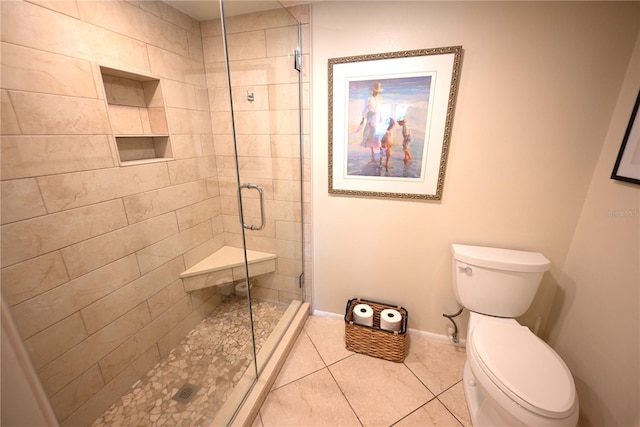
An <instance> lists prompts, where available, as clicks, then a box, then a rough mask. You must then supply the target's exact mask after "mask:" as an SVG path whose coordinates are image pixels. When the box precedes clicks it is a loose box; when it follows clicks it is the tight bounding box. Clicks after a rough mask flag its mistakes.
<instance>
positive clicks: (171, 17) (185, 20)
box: [135, 1, 200, 35]
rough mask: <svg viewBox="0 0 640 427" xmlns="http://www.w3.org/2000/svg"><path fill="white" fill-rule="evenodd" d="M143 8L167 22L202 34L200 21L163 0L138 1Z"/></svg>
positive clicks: (138, 4)
mask: <svg viewBox="0 0 640 427" xmlns="http://www.w3.org/2000/svg"><path fill="white" fill-rule="evenodd" d="M135 4H136V5H137V6H139V7H140V8H141V9H142V10H145V11H147V12H149V13H151V14H153V15H155V16H158V17H160V18H162V19H164V20H166V21H167V22H170V23H172V24H175V25H177V26H179V27H181V28H184V29H185V30H187V31H188V32H191V33H194V34H198V35H199V34H200V22H199V21H197V20H195V19H194V18H192V17H190V16H188V15H186V14H184V13H183V12H181V11H179V10H178V9H176V8H174V7H172V6H170V5H169V4H167V3H165V2H162V1H144V2H136V3H135Z"/></svg>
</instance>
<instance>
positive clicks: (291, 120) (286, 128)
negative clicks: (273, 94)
mask: <svg viewBox="0 0 640 427" xmlns="http://www.w3.org/2000/svg"><path fill="white" fill-rule="evenodd" d="M269 120H270V121H271V130H272V133H273V134H277V135H296V136H298V134H299V133H300V119H299V117H298V112H297V111H296V110H274V111H271V112H270V114H269Z"/></svg>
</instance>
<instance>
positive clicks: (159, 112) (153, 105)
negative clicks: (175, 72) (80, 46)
mask: <svg viewBox="0 0 640 427" xmlns="http://www.w3.org/2000/svg"><path fill="white" fill-rule="evenodd" d="M100 73H101V74H102V82H103V85H104V92H105V96H106V101H107V106H108V109H109V120H110V122H111V130H112V132H113V136H114V138H115V141H116V148H117V151H118V157H119V160H120V164H121V165H123V166H125V165H133V164H140V163H148V162H157V161H166V160H172V157H173V153H172V151H171V141H170V138H169V129H168V126H167V115H166V112H165V105H164V97H163V94H162V85H161V84H160V80H159V79H157V78H154V77H149V76H144V75H141V74H134V73H129V72H126V71H121V70H116V69H113V68H107V67H102V66H101V67H100Z"/></svg>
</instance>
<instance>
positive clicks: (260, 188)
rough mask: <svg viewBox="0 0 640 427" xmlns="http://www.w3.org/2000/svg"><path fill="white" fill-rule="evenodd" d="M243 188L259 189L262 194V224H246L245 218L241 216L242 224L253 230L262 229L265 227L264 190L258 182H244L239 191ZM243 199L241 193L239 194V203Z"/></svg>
mask: <svg viewBox="0 0 640 427" xmlns="http://www.w3.org/2000/svg"><path fill="white" fill-rule="evenodd" d="M243 188H248V189H254V190H258V193H259V194H260V226H257V225H253V224H245V223H244V218H240V222H241V223H242V226H243V227H244V228H246V229H247V230H253V231H258V230H262V229H263V228H264V226H265V221H264V190H262V187H260V186H259V185H257V184H242V185H241V186H240V188H239V189H238V193H240V192H241V191H242V189H243ZM241 200H242V198H241V197H240V194H238V205H239V204H240V203H241ZM240 211H242V209H240Z"/></svg>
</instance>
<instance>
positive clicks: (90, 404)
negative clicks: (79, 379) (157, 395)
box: [61, 346, 160, 427]
mask: <svg viewBox="0 0 640 427" xmlns="http://www.w3.org/2000/svg"><path fill="white" fill-rule="evenodd" d="M159 360H160V355H159V353H158V349H157V348H156V347H155V346H154V347H150V348H149V349H148V350H147V351H146V352H145V353H144V354H143V355H142V356H140V357H139V358H137V359H136V360H135V361H134V363H132V364H131V365H130V366H129V367H128V368H127V369H126V370H125V371H123V372H122V373H121V374H120V375H118V376H117V377H116V378H115V379H114V380H113V381H111V382H109V383H107V385H106V386H105V387H104V388H102V389H100V391H99V392H98V393H96V394H95V395H93V396H92V397H91V398H90V399H89V400H87V401H86V402H85V403H84V404H83V405H82V406H80V408H78V409H77V410H76V411H75V412H73V414H71V415H70V416H69V417H68V418H66V419H65V420H63V421H62V423H61V426H62V427H77V426H84V425H91V423H93V421H94V420H95V419H96V418H97V417H98V416H100V414H102V413H103V412H104V411H105V410H106V409H107V408H108V407H109V405H111V404H112V403H113V402H114V401H115V400H116V399H118V398H119V397H120V396H122V395H123V394H124V393H126V392H127V391H129V389H130V388H131V386H132V385H133V384H134V383H135V382H136V381H138V379H139V378H141V377H142V376H143V375H144V374H145V373H146V372H147V371H148V370H149V369H150V368H151V367H152V366H153V365H155V364H156V363H157V362H158V361H159Z"/></svg>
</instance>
